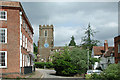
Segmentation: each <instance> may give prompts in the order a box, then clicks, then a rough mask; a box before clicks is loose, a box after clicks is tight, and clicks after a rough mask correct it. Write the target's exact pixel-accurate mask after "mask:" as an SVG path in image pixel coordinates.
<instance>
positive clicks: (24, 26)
mask: <svg viewBox="0 0 120 80" xmlns="http://www.w3.org/2000/svg"><path fill="white" fill-rule="evenodd" d="M23 28H25V20H23Z"/></svg>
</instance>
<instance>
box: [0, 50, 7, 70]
mask: <svg viewBox="0 0 120 80" xmlns="http://www.w3.org/2000/svg"><path fill="white" fill-rule="evenodd" d="M6 67H7V51H0V68H6Z"/></svg>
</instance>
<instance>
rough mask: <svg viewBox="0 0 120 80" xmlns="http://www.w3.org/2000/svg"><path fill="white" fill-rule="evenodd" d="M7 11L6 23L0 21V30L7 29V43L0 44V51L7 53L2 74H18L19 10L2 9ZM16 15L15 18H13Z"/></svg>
mask: <svg viewBox="0 0 120 80" xmlns="http://www.w3.org/2000/svg"><path fill="white" fill-rule="evenodd" d="M2 10H5V11H7V21H0V22H1V23H2V25H0V28H7V43H6V44H1V45H2V48H0V51H7V68H3V69H2V73H19V72H20V60H19V57H20V27H19V26H20V25H19V24H20V23H19V22H20V17H19V10H14V9H2ZM15 15H16V16H15Z"/></svg>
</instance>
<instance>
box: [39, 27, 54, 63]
mask: <svg viewBox="0 0 120 80" xmlns="http://www.w3.org/2000/svg"><path fill="white" fill-rule="evenodd" d="M53 32H54V29H53V25H43V26H42V25H39V41H38V55H37V61H38V62H40V61H44V62H46V61H48V60H49V56H50V51H51V49H52V48H53V47H54V34H53Z"/></svg>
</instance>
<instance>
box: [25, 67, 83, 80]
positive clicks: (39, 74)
mask: <svg viewBox="0 0 120 80" xmlns="http://www.w3.org/2000/svg"><path fill="white" fill-rule="evenodd" d="M55 73H56V71H55V70H51V69H37V68H36V71H35V72H34V73H32V74H31V75H28V76H26V78H28V79H30V78H31V79H33V78H34V79H37V80H84V79H82V78H80V77H65V76H58V75H55Z"/></svg>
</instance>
